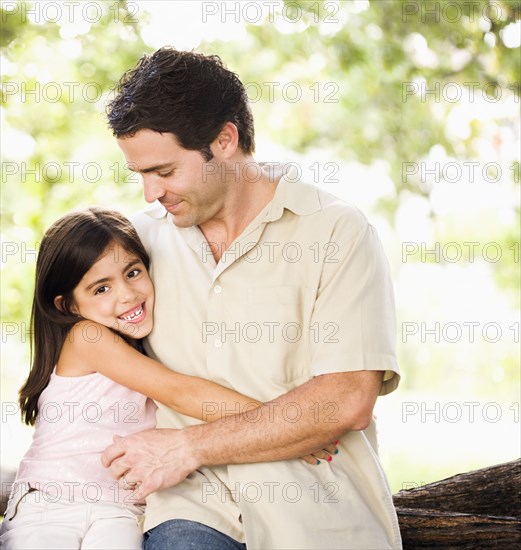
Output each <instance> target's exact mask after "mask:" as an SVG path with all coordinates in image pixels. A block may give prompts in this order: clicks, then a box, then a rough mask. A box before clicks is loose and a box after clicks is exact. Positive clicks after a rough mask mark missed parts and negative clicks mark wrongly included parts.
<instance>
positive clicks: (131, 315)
mask: <svg viewBox="0 0 521 550" xmlns="http://www.w3.org/2000/svg"><path fill="white" fill-rule="evenodd" d="M144 315H145V303H144V302H143V303H142V304H139V306H137V307H135V308H134V309H131V310H129V311H126V312H125V313H124V314H123V315H120V316H119V317H118V319H121V320H122V321H127V322H130V323H132V322H134V323H135V322H136V321H140V320H141V318H142V317H144Z"/></svg>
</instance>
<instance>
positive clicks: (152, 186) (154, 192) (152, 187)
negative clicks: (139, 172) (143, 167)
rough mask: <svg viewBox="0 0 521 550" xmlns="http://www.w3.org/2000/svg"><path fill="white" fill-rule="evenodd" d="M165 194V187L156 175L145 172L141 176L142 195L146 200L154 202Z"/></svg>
mask: <svg viewBox="0 0 521 550" xmlns="http://www.w3.org/2000/svg"><path fill="white" fill-rule="evenodd" d="M164 194H165V189H164V187H163V185H162V184H161V182H160V181H158V178H157V177H154V176H153V175H147V174H145V175H144V176H143V195H144V197H145V200H146V201H147V202H154V201H156V200H157V199H160V198H161V197H162V196H163V195H164Z"/></svg>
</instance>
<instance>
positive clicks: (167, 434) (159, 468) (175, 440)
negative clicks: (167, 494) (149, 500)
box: [101, 429, 199, 500]
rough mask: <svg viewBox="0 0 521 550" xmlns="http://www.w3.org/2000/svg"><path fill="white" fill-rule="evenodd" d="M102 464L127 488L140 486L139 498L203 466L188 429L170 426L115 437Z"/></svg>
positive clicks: (181, 478)
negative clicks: (196, 456)
mask: <svg viewBox="0 0 521 550" xmlns="http://www.w3.org/2000/svg"><path fill="white" fill-rule="evenodd" d="M101 463H102V464H103V466H105V467H106V468H109V469H110V473H111V474H112V476H113V477H114V478H115V479H117V480H120V481H121V483H122V485H123V487H124V488H125V489H129V488H131V487H133V486H136V485H137V489H136V491H135V493H134V494H133V498H135V499H136V500H140V499H142V498H144V497H146V496H148V495H149V494H150V493H152V492H154V491H157V490H159V489H163V488H165V487H173V486H174V485H177V484H178V483H180V482H181V481H183V479H185V478H186V477H187V476H188V475H189V474H191V473H192V472H193V471H195V470H196V469H197V468H198V467H199V464H197V462H196V458H195V456H194V453H193V452H191V445H190V441H189V438H188V437H187V436H186V433H185V431H184V430H167V429H155V430H146V431H144V432H139V433H136V434H133V435H129V436H127V437H120V436H115V437H114V443H112V445H110V446H109V447H107V448H106V449H105V451H104V453H103V455H102V457H101Z"/></svg>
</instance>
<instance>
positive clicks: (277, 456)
mask: <svg viewBox="0 0 521 550" xmlns="http://www.w3.org/2000/svg"><path fill="white" fill-rule="evenodd" d="M357 375H359V376H357ZM348 377H349V378H348ZM381 379H382V373H381V372H373V371H368V372H363V373H339V374H330V375H324V376H319V377H317V378H314V379H312V380H310V381H309V382H308V383H306V384H304V385H303V386H300V387H298V388H296V389H294V390H292V391H290V392H289V393H287V394H284V395H282V396H280V397H278V398H277V399H275V400H273V401H270V402H268V403H266V404H264V405H262V406H261V407H259V408H257V409H254V410H249V411H248V412H245V413H243V414H239V415H235V416H228V417H226V418H223V419H222V420H220V421H216V422H213V423H212V424H204V425H200V426H193V427H190V428H187V429H186V430H185V432H186V433H185V436H186V437H188V441H189V445H190V447H191V448H192V449H193V452H194V458H195V459H196V461H197V463H198V465H199V466H202V465H210V464H214V465H215V464H239V463H250V462H266V461H273V460H286V459H290V458H297V457H299V456H303V455H306V454H308V453H310V452H312V451H314V450H316V449H318V448H321V447H322V446H323V445H326V444H328V443H330V442H331V441H333V440H335V439H338V438H339V437H340V436H341V435H343V434H345V433H346V432H348V431H352V430H360V429H364V428H365V427H366V426H367V425H368V423H369V421H370V419H371V415H372V409H373V406H374V402H375V400H376V397H377V395H378V392H379V389H380V385H381Z"/></svg>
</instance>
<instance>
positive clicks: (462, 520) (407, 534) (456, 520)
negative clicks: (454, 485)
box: [396, 507, 521, 550]
mask: <svg viewBox="0 0 521 550" xmlns="http://www.w3.org/2000/svg"><path fill="white" fill-rule="evenodd" d="M396 511H397V513H398V521H399V524H400V531H401V534H402V541H403V548H404V550H416V549H422V548H429V549H436V550H440V549H444V550H452V549H457V550H463V549H464V550H467V549H468V550H471V549H472V550H474V549H487V550H488V549H491V548H492V549H501V550H513V549H514V548H521V520H520V519H518V518H512V517H510V518H509V517H493V516H486V515H475V514H460V513H454V512H438V511H437V510H417V509H408V508H400V507H398V508H397V509H396Z"/></svg>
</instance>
